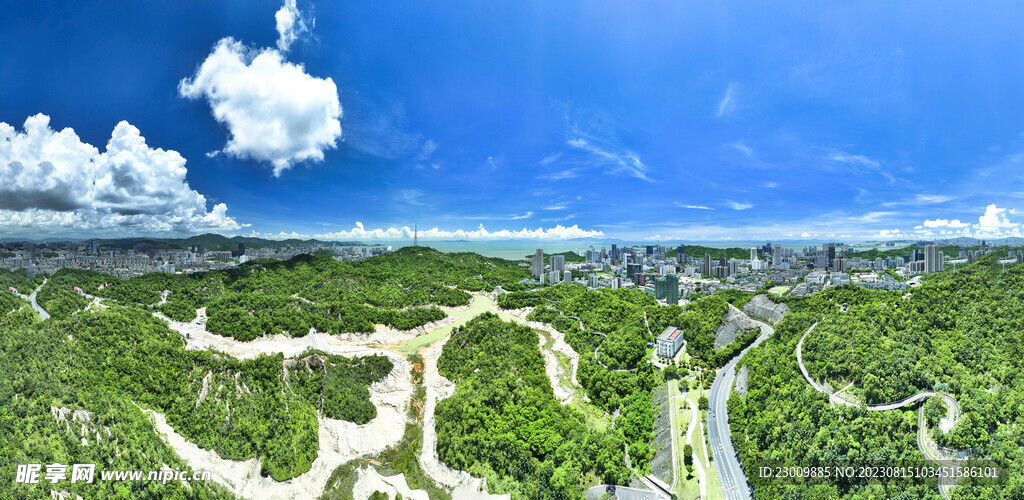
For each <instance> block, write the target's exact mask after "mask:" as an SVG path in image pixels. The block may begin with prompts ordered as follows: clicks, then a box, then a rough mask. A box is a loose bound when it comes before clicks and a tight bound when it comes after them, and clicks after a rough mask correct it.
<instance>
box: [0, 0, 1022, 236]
mask: <svg viewBox="0 0 1024 500" xmlns="http://www.w3.org/2000/svg"><path fill="white" fill-rule="evenodd" d="M1022 10H1024V6H1022V5H1020V4H1019V3H1013V2H1005V3H995V2H993V3H986V4H985V5H984V6H983V7H981V6H977V5H972V6H970V7H967V6H964V5H956V4H953V3H942V2H931V1H929V2H902V3H900V4H899V5H892V4H891V3H890V2H863V3H857V4H856V5H851V4H849V3H846V2H843V3H832V4H821V5H816V6H815V9H813V10H811V9H808V8H807V5H806V4H805V3H799V2H782V3H774V2H773V3H772V5H771V7H767V6H759V5H750V4H749V2H718V1H716V2H679V1H652V2H621V1H620V2H610V1H585V2H584V1H580V2H550V1H509V2H504V1H496V2H477V1H459V2H456V1H453V2H440V3H430V2H419V1H378V2H351V1H345V2H341V1H327V0H324V1H301V0H300V1H298V2H297V3H295V1H294V0H287V1H286V2H282V1H280V0H279V1H234V2H220V3H218V2H163V3H157V2H127V3H126V2H116V3H109V4H105V5H104V4H100V3H97V4H89V5H84V4H82V3H79V2H75V3H66V4H65V3H61V2H25V3H21V4H14V5H11V6H7V7H6V10H5V15H4V16H3V18H2V19H0V46H2V47H4V49H5V50H4V52H5V55H4V57H3V58H0V122H2V123H3V125H0V175H3V178H2V179H0V232H2V233H6V234H7V235H10V236H28V237H51V236H65V235H67V236H83V237H84V236H90V235H115V234H140V233H145V234H168V235H170V234H186V233H195V232H205V231H216V232H222V233H225V234H254V233H255V234H258V235H263V236H274V235H276V236H283V235H289V236H291V235H300V236H314V235H315V236H320V237H334V238H338V239H351V238H355V239H372V238H374V237H378V238H392V237H395V236H396V235H401V236H404V235H405V232H404V231H402V229H401V228H402V227H403V226H410V227H411V226H412V224H413V223H414V222H415V223H418V224H419V227H420V228H421V229H423V230H430V229H431V228H437V230H436V231H432V232H429V233H428V235H427V239H429V238H431V237H434V238H437V239H451V238H466V239H472V238H503V237H517V238H526V237H531V238H532V237H543V238H565V237H607V238H620V239H630V240H642V239H665V240H668V241H675V240H678V239H684V240H690V241H692V240H698V239H701V238H707V239H714V240H721V239H726V238H733V239H740V240H746V239H767V238H773V239H777V238H787V237H788V238H797V239H836V238H842V239H847V240H855V239H874V238H881V239H885V238H910V239H915V238H919V237H924V238H935V237H944V236H958V235H974V236H987V237H996V236H1009V235H1018V236H1019V235H1021V230H1022V229H1021V224H1020V223H1021V222H1022V221H1024V213H1021V210H1024V206H1022V200H1024V174H1022V171H1024V170H1022V168H1021V161H1022V159H1024V120H1022V119H1021V117H1022V116H1024V99H1022V97H1024V90H1022V89H1024V32H1022V31H1021V30H1020V29H1019V22H1018V20H1019V19H1021V18H1022V17H1021V15H1022V14H1024V12H1022ZM282 16H283V17H282ZM282 23H283V24H282ZM39 114H42V115H44V116H39ZM122 121H123V122H126V123H123V124H122V123H121V122H122ZM27 122H31V123H27ZM64 129H71V130H64ZM30 130H31V131H30ZM62 131H63V132H62ZM108 143H109V144H108ZM4 199H5V200H6V201H3V200H4ZM357 223H358V224H357ZM481 225H482V226H483V227H484V228H485V229H484V230H483V231H481V230H480V229H479V228H480V226H481ZM559 226H561V227H559ZM572 226H576V227H575V228H573V227H572ZM566 228H568V229H566ZM524 229H526V231H523V230H524Z"/></svg>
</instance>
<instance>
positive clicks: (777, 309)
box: [743, 294, 789, 324]
mask: <svg viewBox="0 0 1024 500" xmlns="http://www.w3.org/2000/svg"><path fill="white" fill-rule="evenodd" d="M743 312H744V313H746V314H747V315H748V316H750V317H751V318H755V319H759V320H761V321H765V322H768V323H773V324H774V323H778V322H779V321H782V318H785V317H786V315H787V314H789V306H788V305H786V304H776V303H774V302H772V301H771V299H769V298H768V297H767V296H765V295H764V294H761V295H755V296H754V298H752V299H750V300H749V301H748V302H747V303H746V305H744V306H743Z"/></svg>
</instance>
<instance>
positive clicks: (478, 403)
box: [436, 313, 651, 499]
mask: <svg viewBox="0 0 1024 500" xmlns="http://www.w3.org/2000/svg"><path fill="white" fill-rule="evenodd" d="M537 343H538V337H537V332H536V331H534V330H532V329H530V328H528V327H525V326H522V325H518V324H516V323H507V322H503V321H502V320H501V319H500V318H499V317H498V316H497V315H494V314H490V313H486V314H483V315H481V316H478V317H476V318H474V319H473V320H471V321H470V322H469V323H467V324H466V325H465V326H463V327H460V328H458V329H456V330H455V331H454V332H453V333H452V337H451V339H450V340H449V341H448V343H447V344H445V347H444V350H443V353H442V355H441V358H440V359H439V360H438V371H439V372H440V373H441V375H444V376H445V377H447V378H449V379H450V380H452V381H453V382H455V383H456V390H455V394H454V395H453V396H451V397H449V398H447V399H444V400H441V401H440V402H438V405H437V410H436V416H437V437H438V444H437V450H438V455H439V457H440V458H441V459H442V460H444V461H445V462H446V463H448V464H449V465H452V466H454V467H456V468H459V469H464V470H468V471H470V472H471V473H473V474H474V475H477V476H482V477H487V478H488V479H489V484H491V485H494V486H496V487H497V488H498V489H499V491H505V492H509V493H513V497H514V498H538V499H540V498H580V497H581V496H582V494H583V492H582V490H581V488H580V486H579V484H580V481H581V478H582V476H583V474H585V473H590V472H592V471H593V473H595V474H597V475H598V476H599V477H600V478H602V480H603V481H604V482H607V483H612V484H616V483H617V484H626V482H628V481H629V471H628V470H627V469H626V468H625V455H624V444H625V442H626V440H627V439H626V438H625V437H624V436H623V432H622V430H621V429H622V428H623V427H628V426H622V425H620V426H617V429H610V430H608V431H607V432H597V431H593V430H589V429H587V426H586V425H585V424H584V417H583V415H582V414H580V413H579V412H577V411H576V410H574V409H572V408H571V407H568V406H563V405H561V404H559V402H558V400H556V399H555V397H554V394H553V393H552V390H551V384H550V382H549V380H548V377H547V375H546V374H545V372H544V359H543V358H542V357H541V353H540V350H539V348H538V344H537ZM642 398H643V396H638V398H637V399H638V400H639V401H640V402H641V406H645V407H646V408H647V409H648V410H649V411H650V407H651V405H650V403H649V401H644V400H643V399H642ZM644 403H646V404H644ZM648 432H649V431H648Z"/></svg>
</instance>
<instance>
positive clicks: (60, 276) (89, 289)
mask: <svg viewBox="0 0 1024 500" xmlns="http://www.w3.org/2000/svg"><path fill="white" fill-rule="evenodd" d="M527 276H528V271H527V270H525V269H523V268H522V267H520V266H519V265H518V263H515V262H511V261H507V260H503V259H493V258H487V257H482V256H480V255H477V254H472V253H450V254H445V253H442V252H438V251H437V250H434V249H431V248H427V247H406V248H402V249H400V250H398V251H395V252H391V253H387V254H385V255H381V256H379V257H372V258H368V259H363V260H360V261H356V262H338V261H336V260H334V259H333V258H331V256H330V253H329V252H320V253H318V254H316V255H308V254H304V255H298V256H296V257H293V258H291V259H289V260H287V261H260V262H253V263H247V264H245V265H242V266H240V267H238V268H236V269H230V270H223V271H211V272H206V273H196V274H190V275H168V274H164V273H151V274H147V275H144V276H140V277H137V278H131V279H127V280H120V279H118V278H115V277H113V276H109V275H105V274H100V273H96V272H93V271H83V270H71V269H64V270H61V271H58V272H57V273H56V274H55V275H54V276H52V277H51V278H50V280H49V282H47V284H46V285H45V286H44V287H43V289H42V290H41V291H40V293H39V301H40V303H43V304H44V307H46V305H45V304H46V303H48V302H50V301H53V307H54V311H55V312H56V313H57V314H56V315H57V316H58V317H59V318H63V317H66V316H68V315H70V314H71V313H73V312H74V311H76V310H78V309H80V308H81V307H84V305H85V304H86V303H87V302H88V301H87V300H85V299H83V298H81V297H79V296H77V295H76V294H74V293H73V292H72V289H73V287H76V286H77V287H80V288H82V290H84V291H85V292H86V293H88V294H91V295H96V296H99V297H106V298H110V299H113V300H115V301H117V302H118V303H121V304H123V305H134V306H141V307H153V308H155V309H157V310H159V311H161V312H162V313H163V314H165V315H166V316H168V317H170V318H172V319H175V320H178V321H191V320H193V319H195V317H196V309H197V308H199V307H206V308H207V310H206V312H207V315H208V317H209V323H208V324H207V326H208V328H209V329H210V331H212V332H214V333H219V334H222V335H225V336H231V337H234V338H237V339H239V340H251V339H253V338H256V337H259V336H261V335H264V334H275V333H282V332H288V333H290V334H291V335H293V336H302V335H306V334H307V333H308V332H309V329H310V328H311V327H314V328H316V329H317V330H318V331H322V332H329V333H343V332H372V331H373V328H374V326H373V325H374V324H384V325H387V326H390V327H393V328H396V329H401V330H408V329H411V328H415V327H417V326H420V325H423V324H426V323H429V322H431V321H437V320H439V319H442V318H444V313H443V312H442V311H441V310H440V309H438V308H437V307H434V306H435V305H438V306H460V305H466V304H468V303H469V299H470V295H469V293H467V292H466V291H465V290H483V289H486V290H490V289H492V288H494V287H495V286H498V285H501V286H503V287H505V288H506V289H512V290H514V289H517V287H518V285H517V284H516V282H517V281H519V280H521V279H523V278H525V277H527ZM163 290H168V291H169V292H170V293H169V294H168V296H167V303H165V304H158V302H159V301H160V292H161V291H163Z"/></svg>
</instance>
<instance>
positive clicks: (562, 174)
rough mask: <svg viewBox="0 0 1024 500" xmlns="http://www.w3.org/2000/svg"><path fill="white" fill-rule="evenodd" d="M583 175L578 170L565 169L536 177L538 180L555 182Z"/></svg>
mask: <svg viewBox="0 0 1024 500" xmlns="http://www.w3.org/2000/svg"><path fill="white" fill-rule="evenodd" d="M580 175H583V173H582V172H580V170H579V169H575V168H567V169H565V170H559V171H558V172H551V173H547V174H543V175H539V176H537V178H538V179H547V180H551V181H557V180H561V179H573V178H576V177H579V176H580Z"/></svg>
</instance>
